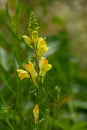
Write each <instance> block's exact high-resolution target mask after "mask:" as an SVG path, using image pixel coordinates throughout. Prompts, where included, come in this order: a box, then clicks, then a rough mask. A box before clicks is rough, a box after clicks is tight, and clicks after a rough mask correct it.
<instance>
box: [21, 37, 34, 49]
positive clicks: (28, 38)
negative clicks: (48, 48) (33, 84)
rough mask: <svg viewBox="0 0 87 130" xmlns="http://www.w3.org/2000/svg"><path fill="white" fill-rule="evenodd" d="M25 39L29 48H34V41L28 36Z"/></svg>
mask: <svg viewBox="0 0 87 130" xmlns="http://www.w3.org/2000/svg"><path fill="white" fill-rule="evenodd" d="M23 38H24V41H25V43H26V44H27V45H28V46H29V47H31V48H33V46H32V44H31V42H32V41H31V39H30V37H28V36H26V35H23Z"/></svg>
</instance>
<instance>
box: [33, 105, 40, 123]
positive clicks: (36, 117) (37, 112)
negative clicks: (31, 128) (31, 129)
mask: <svg viewBox="0 0 87 130" xmlns="http://www.w3.org/2000/svg"><path fill="white" fill-rule="evenodd" d="M33 114H34V118H35V124H37V123H38V118H39V106H38V104H36V105H35V107H34V109H33Z"/></svg>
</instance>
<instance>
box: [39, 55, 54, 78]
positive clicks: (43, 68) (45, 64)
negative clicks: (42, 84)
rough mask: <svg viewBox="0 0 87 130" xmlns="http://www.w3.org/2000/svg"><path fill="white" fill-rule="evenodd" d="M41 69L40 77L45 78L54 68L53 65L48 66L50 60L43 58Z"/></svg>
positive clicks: (40, 62) (40, 63) (40, 64)
mask: <svg viewBox="0 0 87 130" xmlns="http://www.w3.org/2000/svg"><path fill="white" fill-rule="evenodd" d="M39 68H40V76H41V77H42V78H44V76H45V75H46V73H47V71H49V70H50V69H51V68H52V65H51V64H48V60H46V59H45V58H43V57H42V59H41V60H40V61H39Z"/></svg>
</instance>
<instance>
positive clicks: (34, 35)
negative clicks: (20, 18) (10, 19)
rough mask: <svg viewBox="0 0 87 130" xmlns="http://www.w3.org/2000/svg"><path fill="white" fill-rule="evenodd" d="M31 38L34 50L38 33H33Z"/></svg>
mask: <svg viewBox="0 0 87 130" xmlns="http://www.w3.org/2000/svg"><path fill="white" fill-rule="evenodd" d="M31 37H32V42H33V44H34V49H36V47H37V42H38V32H37V31H33V32H32V35H31Z"/></svg>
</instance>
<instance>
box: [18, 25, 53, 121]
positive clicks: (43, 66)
mask: <svg viewBox="0 0 87 130" xmlns="http://www.w3.org/2000/svg"><path fill="white" fill-rule="evenodd" d="M33 25H34V24H33ZM35 25H36V24H35ZM31 27H32V26H31ZM36 29H37V28H35V30H32V28H31V29H30V30H31V34H30V35H29V36H27V35H23V39H24V41H25V43H26V44H27V45H28V46H29V47H30V48H31V49H32V50H33V52H34V58H35V63H32V62H31V61H28V63H27V64H26V65H25V68H24V69H17V72H18V77H19V78H20V79H21V80H22V79H24V78H31V79H32V82H33V84H34V86H35V87H36V88H39V82H41V83H43V80H44V77H45V75H46V73H47V71H49V70H50V69H51V68H52V65H51V64H49V63H48V60H47V59H46V58H45V57H43V55H44V54H45V52H47V51H48V50H49V47H48V46H47V43H46V40H45V39H44V38H42V37H39V35H38V31H37V30H36ZM33 114H34V118H35V123H37V121H38V117H39V106H38V104H37V103H36V105H35V107H34V109H33Z"/></svg>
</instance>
